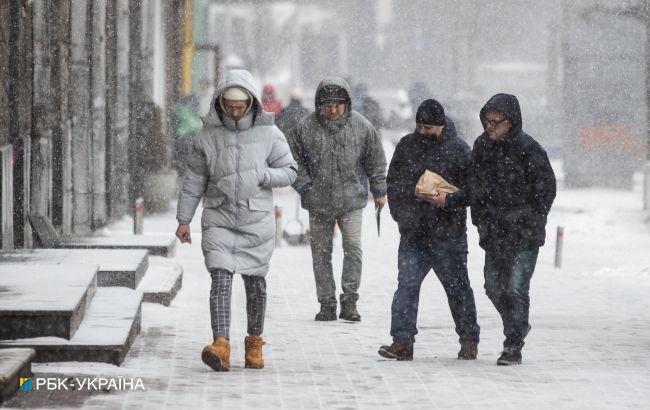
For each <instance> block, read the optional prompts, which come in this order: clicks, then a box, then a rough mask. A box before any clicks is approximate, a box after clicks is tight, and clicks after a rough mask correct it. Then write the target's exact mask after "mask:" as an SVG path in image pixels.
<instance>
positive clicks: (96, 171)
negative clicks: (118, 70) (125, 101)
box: [90, 0, 107, 228]
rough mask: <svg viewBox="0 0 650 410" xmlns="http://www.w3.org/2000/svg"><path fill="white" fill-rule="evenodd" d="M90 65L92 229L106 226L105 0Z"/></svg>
mask: <svg viewBox="0 0 650 410" xmlns="http://www.w3.org/2000/svg"><path fill="white" fill-rule="evenodd" d="M91 7H92V13H91V16H92V20H91V24H92V53H91V58H92V59H91V62H90V80H91V83H90V84H91V86H90V90H91V96H90V101H91V109H90V114H91V118H92V119H91V121H92V154H91V156H90V170H91V172H92V227H93V228H96V227H99V226H103V225H106V222H107V218H106V43H105V37H106V0H94V1H93V2H92V6H91Z"/></svg>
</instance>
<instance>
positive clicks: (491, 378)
mask: <svg viewBox="0 0 650 410" xmlns="http://www.w3.org/2000/svg"><path fill="white" fill-rule="evenodd" d="M637 187H638V188H637V189H635V191H634V192H627V191H608V190H582V191H581V190H560V191H559V194H558V198H557V200H556V203H555V205H554V208H553V210H552V212H551V215H550V221H549V225H548V232H547V245H546V246H545V247H544V248H542V251H541V252H540V256H539V260H538V264H537V269H536V272H535V275H534V276H533V280H532V283H531V324H532V331H531V333H530V335H529V337H528V338H527V340H526V346H525V348H524V350H523V364H522V365H521V366H515V367H497V366H496V364H495V363H496V359H497V357H498V354H499V352H500V348H501V343H502V339H503V336H502V326H501V321H500V318H499V316H498V314H497V312H496V310H495V309H494V307H493V306H492V305H491V303H490V302H489V300H488V299H487V297H486V296H485V293H484V291H483V278H482V258H483V253H482V251H481V250H480V249H479V247H478V240H477V237H476V231H475V229H474V227H470V229H469V233H470V239H469V242H470V254H469V271H470V278H471V281H472V286H473V288H474V293H475V297H476V303H477V309H478V318H479V324H480V325H481V328H482V332H481V343H480V345H479V357H478V360H476V361H459V360H456V352H457V350H458V342H457V336H456V334H455V333H454V330H453V322H452V320H451V315H450V313H449V308H448V307H447V302H446V298H445V296H444V292H443V289H442V287H441V286H440V284H439V282H438V281H437V279H436V278H435V276H434V275H433V274H431V275H429V277H428V278H427V279H426V280H425V282H424V285H423V288H422V294H421V298H420V314H419V323H418V328H419V331H420V333H419V334H418V336H417V341H416V344H415V358H414V361H413V362H393V361H388V360H386V359H383V358H381V357H380V356H379V355H377V349H378V347H379V346H380V345H381V344H385V343H388V342H390V336H389V326H390V304H391V300H392V294H393V292H394V291H395V286H396V274H397V269H396V260H397V244H398V240H399V235H398V232H397V227H396V225H395V224H394V223H393V222H392V220H390V217H389V215H388V212H387V211H385V212H384V214H383V215H382V219H383V220H382V234H381V237H380V238H378V237H377V232H376V227H375V223H374V219H373V210H372V209H371V207H370V206H369V207H367V208H366V213H365V215H364V234H363V240H364V252H365V254H364V273H363V278H362V285H361V289H360V295H361V299H360V301H359V311H360V313H361V315H362V321H361V322H360V323H354V324H352V323H346V322H343V321H336V322H325V323H322V322H315V321H313V317H314V314H315V313H316V312H317V308H318V306H317V303H316V296H315V286H314V279H313V275H312V270H311V258H310V252H309V248H308V247H289V246H286V245H285V246H282V247H280V248H278V249H277V250H276V252H275V255H274V257H273V259H272V262H271V272H270V274H269V276H268V277H267V283H268V294H269V300H268V310H267V317H266V327H265V333H264V338H265V339H266V341H267V344H266V346H265V347H264V354H265V359H266V367H265V368H264V369H263V370H251V369H245V368H244V337H245V331H246V323H245V297H244V291H243V283H242V281H241V280H240V279H237V280H236V281H235V285H234V299H233V325H232V328H231V342H232V356H231V364H232V369H231V371H230V372H229V373H215V372H213V371H212V370H210V369H209V368H208V367H207V366H205V365H203V363H202V362H201V360H200V352H201V349H202V348H203V346H204V345H205V344H206V343H209V342H211V340H210V338H211V331H210V320H209V311H208V293H209V287H210V277H209V274H208V273H207V271H206V270H205V267H204V265H203V257H202V254H201V250H200V234H199V232H200V225H199V218H198V217H197V218H195V221H194V222H193V224H192V229H193V244H192V245H191V246H186V245H183V246H179V247H178V250H177V256H176V258H174V260H173V262H174V263H180V264H182V265H183V268H184V272H185V276H184V279H183V281H184V284H183V288H182V290H181V291H180V293H179V294H178V296H177V297H176V299H175V300H174V301H173V302H172V303H171V305H170V306H169V307H164V306H161V305H158V304H150V303H147V304H144V305H143V312H142V326H143V329H142V333H141V334H140V336H139V337H138V338H137V340H136V342H135V344H134V345H133V348H132V350H131V352H130V353H129V354H128V356H127V357H126V360H125V361H124V363H123V364H122V366H121V367H116V366H111V365H105V364H88V363H52V364H35V365H34V366H33V370H34V372H35V373H36V376H39V374H49V375H53V374H54V375H66V376H73V375H82V376H102V377H108V378H110V377H123V378H127V377H128V378H131V377H134V378H141V379H142V382H143V384H144V387H145V390H144V391H142V390H135V391H111V392H109V393H88V392H76V391H75V392H54V393H53V394H49V395H44V394H41V392H40V391H39V392H31V393H26V392H18V393H17V396H16V398H14V399H13V400H12V401H10V402H9V403H7V404H8V405H16V406H26V407H30V406H31V407H34V406H39V407H40V406H43V407H50V406H54V405H57V406H71V407H78V406H82V405H83V406H84V407H86V408H109V409H111V408H153V407H166V408H189V407H192V408H195V407H196V408H323V409H334V408H340V409H342V408H395V407H396V408H405V409H413V408H426V409H429V408H463V409H465V408H513V409H515V408H516V409H518V408H527V409H536V408H625V407H635V408H648V407H650V358H649V355H650V326H649V322H650V297H648V295H650V256H648V255H649V252H648V250H650V229H649V225H648V223H647V221H644V218H647V214H644V213H643V212H642V211H641V207H642V203H641V193H640V186H639V184H637ZM276 202H277V203H278V204H280V205H282V206H283V209H284V215H285V217H284V222H288V220H289V219H291V215H293V214H294V206H295V197H294V196H293V193H292V192H291V191H290V190H282V191H279V192H278V193H277V194H276ZM303 216H305V215H304V214H303ZM129 224H130V222H129V221H128V220H124V221H122V222H120V223H118V224H116V225H115V226H113V227H111V229H110V231H111V233H112V232H117V231H119V230H121V229H123V230H128V229H130V225H129ZM557 225H561V226H563V227H564V229H565V240H564V258H563V266H562V268H561V269H555V268H554V267H553V262H554V247H555V227H556V226H557ZM175 228H176V225H175V220H174V213H173V212H171V211H170V212H169V213H168V214H165V215H161V216H150V217H147V218H146V219H145V232H147V233H156V232H165V233H170V232H173V231H174V230H175ZM335 243H336V244H337V246H336V250H335V255H336V256H335V271H337V272H340V267H341V260H342V254H341V250H340V235H339V236H338V237H337V241H336V242H335ZM337 276H339V277H337V284H338V286H339V287H340V274H339V275H337ZM29 394H31V395H32V396H28V395H29Z"/></svg>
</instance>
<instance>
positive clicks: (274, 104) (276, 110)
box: [262, 84, 282, 120]
mask: <svg viewBox="0 0 650 410" xmlns="http://www.w3.org/2000/svg"><path fill="white" fill-rule="evenodd" d="M262 107H263V108H264V111H266V112H270V113H272V114H273V116H274V118H275V119H276V120H277V119H278V117H279V116H280V112H281V111H282V101H280V100H278V97H276V95H275V87H274V86H273V84H267V85H265V86H264V89H263V90H262Z"/></svg>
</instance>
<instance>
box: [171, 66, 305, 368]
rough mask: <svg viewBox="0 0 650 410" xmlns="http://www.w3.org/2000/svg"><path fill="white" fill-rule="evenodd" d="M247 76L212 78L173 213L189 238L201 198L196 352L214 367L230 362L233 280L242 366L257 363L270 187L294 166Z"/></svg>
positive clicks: (271, 225) (180, 233) (271, 228)
mask: <svg viewBox="0 0 650 410" xmlns="http://www.w3.org/2000/svg"><path fill="white" fill-rule="evenodd" d="M258 90H259V87H258V86H257V85H256V84H255V81H254V80H253V76H252V75H251V74H250V73H249V72H248V71H244V70H232V71H229V72H227V73H226V75H225V76H224V77H223V79H222V80H221V81H220V83H219V84H218V85H217V88H216V90H215V94H214V97H213V99H212V103H211V106H210V111H209V113H208V115H207V116H206V117H205V118H204V120H203V123H204V124H203V129H202V130H201V131H200V132H199V133H198V135H197V136H196V137H195V138H194V139H193V146H192V152H191V155H189V158H188V164H187V172H186V173H185V179H184V180H183V186H182V188H181V192H180V197H179V199H178V210H177V214H176V219H177V220H178V229H177V230H176V236H177V237H178V238H179V239H180V241H181V242H183V243H191V242H192V239H191V236H190V226H189V223H190V221H191V220H192V217H193V216H194V213H195V211H196V208H197V206H198V205H199V201H200V200H201V198H203V215H202V217H201V230H202V233H203V235H202V242H201V247H202V248H203V254H204V256H205V264H206V267H207V268H208V270H209V271H210V274H211V275H212V289H211V291H210V314H211V318H212V333H213V338H214V343H212V344H210V345H208V346H206V347H205V349H203V353H202V354H201V359H202V360H203V362H204V363H205V364H207V365H208V366H210V367H211V368H213V369H214V370H216V371H228V370H229V369H230V341H229V338H230V337H229V331H230V300H231V292H232V279H233V275H234V274H235V273H239V274H241V275H242V278H243V280H244V286H245V288H246V312H247V314H248V334H249V335H248V337H246V339H245V347H246V356H245V363H246V367H249V368H257V369H259V368H262V367H264V360H263V358H262V345H263V344H264V341H263V340H262V337H261V334H262V330H263V327H264V315H265V310H266V281H265V279H264V277H265V276H266V273H267V272H268V269H269V260H270V259H271V254H272V253H273V247H274V243H275V218H274V213H273V192H272V190H271V188H274V187H283V186H288V185H291V183H292V182H293V181H294V180H295V178H296V168H297V165H296V163H295V161H294V160H293V157H292V156H291V151H290V150H289V146H288V145H287V142H286V140H285V138H284V135H283V134H282V132H280V130H279V129H278V128H277V127H276V126H275V125H273V115H272V114H269V113H266V112H264V110H263V109H262V105H261V103H260V98H259V94H258Z"/></svg>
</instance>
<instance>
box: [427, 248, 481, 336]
mask: <svg viewBox="0 0 650 410" xmlns="http://www.w3.org/2000/svg"><path fill="white" fill-rule="evenodd" d="M432 266H433V270H434V272H435V273H436V276H438V279H439V280H440V283H441V284H442V286H443V288H444V289H445V293H446V294H447V301H448V303H449V309H450V310H451V315H452V317H453V319H454V323H455V325H456V333H457V334H458V336H459V337H460V340H459V341H460V343H461V345H469V344H473V345H477V344H478V342H479V333H480V331H481V328H480V327H479V325H478V322H477V321H476V304H475V302H474V292H473V290H472V287H471V286H470V282H469V277H468V274H467V246H466V242H464V243H459V244H455V243H453V242H451V241H448V242H445V243H441V244H439V245H438V246H436V247H435V248H434V249H432Z"/></svg>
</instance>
